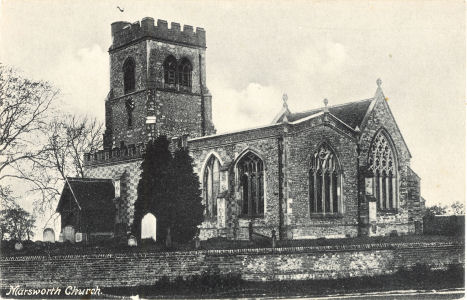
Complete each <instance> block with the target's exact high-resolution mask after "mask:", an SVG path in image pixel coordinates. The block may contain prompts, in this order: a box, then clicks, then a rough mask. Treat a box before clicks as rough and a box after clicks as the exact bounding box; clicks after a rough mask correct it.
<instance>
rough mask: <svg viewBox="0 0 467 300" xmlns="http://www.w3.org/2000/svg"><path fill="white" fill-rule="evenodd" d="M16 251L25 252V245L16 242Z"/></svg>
mask: <svg viewBox="0 0 467 300" xmlns="http://www.w3.org/2000/svg"><path fill="white" fill-rule="evenodd" d="M15 250H16V251H20V250H23V244H22V243H21V242H16V243H15Z"/></svg>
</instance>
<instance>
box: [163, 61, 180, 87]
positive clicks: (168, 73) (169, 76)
mask: <svg viewBox="0 0 467 300" xmlns="http://www.w3.org/2000/svg"><path fill="white" fill-rule="evenodd" d="M176 75H177V60H176V59H175V57H173V56H172V55H169V56H168V57H167V58H166V59H165V61H164V82H165V84H175V83H176V82H177V78H176Z"/></svg>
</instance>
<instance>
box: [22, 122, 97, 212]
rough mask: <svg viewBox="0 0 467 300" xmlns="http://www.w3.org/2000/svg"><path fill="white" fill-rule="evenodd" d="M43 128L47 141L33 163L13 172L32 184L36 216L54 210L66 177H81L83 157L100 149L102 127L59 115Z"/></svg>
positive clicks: (82, 173)
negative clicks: (37, 196)
mask: <svg viewBox="0 0 467 300" xmlns="http://www.w3.org/2000/svg"><path fill="white" fill-rule="evenodd" d="M46 128H47V130H46V136H47V138H46V141H45V143H44V145H43V148H42V149H41V154H40V155H39V156H37V157H36V162H37V163H35V164H32V165H31V167H30V168H22V169H20V168H18V169H17V171H18V173H19V174H20V176H21V177H22V178H25V179H26V180H28V181H30V182H31V183H32V184H33V188H32V189H31V191H33V192H39V193H40V195H41V196H40V197H39V198H38V199H37V201H36V202H35V205H34V206H35V208H36V210H37V211H39V212H46V211H49V212H50V211H53V210H54V209H55V206H56V204H57V202H58V198H59V197H60V193H61V189H62V188H63V185H64V184H65V182H66V177H67V176H73V177H84V175H85V174H84V162H83V156H84V153H86V152H94V151H97V150H98V149H100V148H101V147H102V133H103V125H102V123H100V122H98V121H97V120H96V119H90V118H87V117H78V116H75V115H63V116H61V117H58V118H54V119H53V120H51V121H50V122H49V124H47V127H46ZM24 169H25V170H27V171H23V170H24Z"/></svg>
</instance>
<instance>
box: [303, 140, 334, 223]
mask: <svg viewBox="0 0 467 300" xmlns="http://www.w3.org/2000/svg"><path fill="white" fill-rule="evenodd" d="M308 180H309V200H310V213H311V214H338V213H340V212H341V211H342V204H341V194H342V172H341V168H340V166H339V162H338V159H337V156H336V155H335V153H334V152H333V151H332V149H331V148H330V147H329V146H327V145H325V144H323V145H321V146H320V147H319V148H318V150H317V151H315V152H314V153H313V156H312V159H311V168H310V170H309V174H308Z"/></svg>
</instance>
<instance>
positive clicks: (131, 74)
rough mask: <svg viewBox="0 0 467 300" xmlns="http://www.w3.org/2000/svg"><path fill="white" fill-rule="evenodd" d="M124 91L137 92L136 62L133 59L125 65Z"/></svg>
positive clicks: (128, 59)
mask: <svg viewBox="0 0 467 300" xmlns="http://www.w3.org/2000/svg"><path fill="white" fill-rule="evenodd" d="M123 90H124V92H125V93H128V92H131V91H134V90H135V61H134V60H133V58H131V57H129V58H127V59H126V60H125V63H124V64H123Z"/></svg>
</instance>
